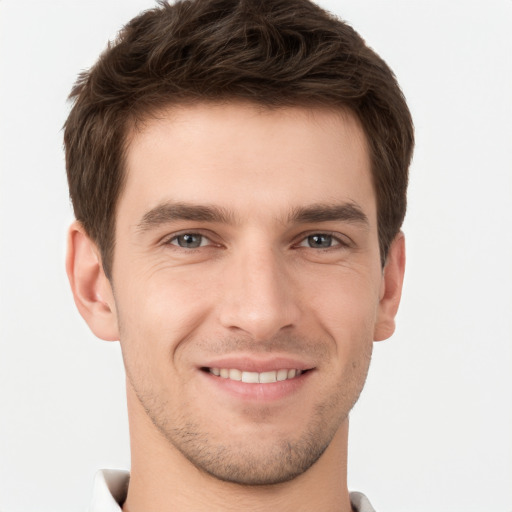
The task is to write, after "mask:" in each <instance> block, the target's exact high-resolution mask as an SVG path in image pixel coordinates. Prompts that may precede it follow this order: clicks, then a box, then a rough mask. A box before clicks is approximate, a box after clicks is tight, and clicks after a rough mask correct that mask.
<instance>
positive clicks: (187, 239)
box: [167, 233, 211, 249]
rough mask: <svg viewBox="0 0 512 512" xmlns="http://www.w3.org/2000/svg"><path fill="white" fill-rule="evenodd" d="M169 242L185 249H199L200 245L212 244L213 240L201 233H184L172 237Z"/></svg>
mask: <svg viewBox="0 0 512 512" xmlns="http://www.w3.org/2000/svg"><path fill="white" fill-rule="evenodd" d="M167 243H168V244H171V245H177V246H178V247H182V248H183V249H197V248H198V247H204V246H206V245H210V244H211V241H210V240H208V238H206V237H205V236H203V235H200V234H199V233H183V234H181V235H176V236H174V237H172V238H171V239H170V240H169V241H168V242H167Z"/></svg>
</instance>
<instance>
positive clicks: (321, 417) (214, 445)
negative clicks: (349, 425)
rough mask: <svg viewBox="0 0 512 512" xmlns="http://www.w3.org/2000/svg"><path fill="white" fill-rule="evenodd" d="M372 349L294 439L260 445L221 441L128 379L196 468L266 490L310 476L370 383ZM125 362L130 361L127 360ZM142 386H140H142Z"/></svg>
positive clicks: (353, 365)
mask: <svg viewBox="0 0 512 512" xmlns="http://www.w3.org/2000/svg"><path fill="white" fill-rule="evenodd" d="M371 347H372V345H371V344H370V345H369V349H367V350H365V351H362V352H361V353H360V354H359V358H358V359H357V360H354V361H353V362H352V363H351V364H350V365H347V368H348V370H347V374H345V375H343V377H342V379H341V382H340V383H339V385H338V387H337V389H335V390H334V391H332V392H331V393H330V395H328V396H327V398H325V399H324V400H322V401H320V402H319V403H318V404H316V406H315V407H314V409H313V410H314V412H313V414H312V415H311V418H310V420H309V422H308V423H307V424H306V426H305V427H304V428H303V430H302V432H300V433H299V434H298V435H297V436H296V437H295V438H293V439H292V438H290V437H287V438H275V437H274V438H272V439H270V440H269V441H268V442H265V443H258V444H256V443H255V442H254V440H253V439H250V438H249V439H244V440H243V442H241V443H237V442H231V443H230V442H226V441H229V440H226V439H223V440H218V439H216V436H215V435H213V434H212V432H209V431H208V427H207V423H204V422H199V421H193V420H192V419H191V417H190V416H191V415H190V414H183V413H181V414H176V413H175V412H174V414H171V413H170V408H169V407H168V404H167V401H166V400H165V399H164V400H162V396H161V393H151V392H149V393H148V392H145V391H142V390H143V389H146V390H147V389H148V387H147V386H144V385H142V386H140V385H137V383H136V382H134V379H133V378H132V376H131V374H130V372H129V371H128V368H127V377H128V380H129V382H130V384H131V386H132V388H133V390H134V391H135V393H136V395H137V398H138V400H139V402H140V403H141V405H142V407H143V408H144V410H145V412H146V414H147V415H148V417H149V419H150V420H151V422H152V423H153V425H154V426H155V427H156V428H157V429H158V431H159V432H160V433H161V434H162V436H163V437H164V438H165V439H166V441H167V442H169V443H170V444H171V445H172V446H173V447H174V448H175V449H177V450H178V451H179V452H180V453H181V454H182V455H183V456H184V457H185V458H186V459H187V460H188V461H189V462H190V463H191V464H192V465H193V466H195V467H196V468H197V469H199V470H200V471H201V472H203V473H206V474H208V475H210V476H212V477H214V478H216V479H218V480H221V481H225V482H230V483H234V484H239V485H246V486H247V485H248V486H263V485H275V484H280V483H284V482H288V481H290V480H293V479H294V478H296V477H298V476H299V475H301V474H303V473H304V472H306V471H307V470H308V469H309V468H311V466H313V465H314V464H315V463H316V462H317V461H318V459H319V458H320V457H321V456H322V454H323V453H324V452H325V450H326V449H327V447H328V446H329V444H330V443H331V441H332V440H333V438H334V436H335V434H336V432H337V431H338V429H339V428H340V427H341V425H342V423H343V422H344V421H346V420H347V418H348V413H349V411H350V410H351V409H352V407H353V406H354V404H355V403H356V401H357V399H358V398H359V395H360V393H361V391H362V388H363V385H364V382H365V380H366V376H367V372H368V368H369V364H370V359H371V351H372V349H371ZM125 362H126V361H125ZM139 384H140V383H139Z"/></svg>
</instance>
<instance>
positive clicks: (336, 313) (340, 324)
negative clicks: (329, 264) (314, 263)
mask: <svg viewBox="0 0 512 512" xmlns="http://www.w3.org/2000/svg"><path fill="white" fill-rule="evenodd" d="M330 270H331V271H330V272H329V273H325V274H324V275H321V274H317V275H316V276H314V278H313V279H310V280H309V282H304V283H303V288H302V289H303V290H304V293H303V296H304V304H306V308H308V309H309V310H310V312H311V313H312V314H313V315H314V317H315V318H316V320H317V322H318V323H319V324H320V325H321V326H322V327H323V329H325V330H326V331H327V332H328V333H329V334H330V335H331V336H332V337H333V338H334V339H335V340H340V341H344V342H346V343H349V342H350V340H352V339H354V338H357V339H364V338H366V337H369V338H372V336H373V325H374V323H375V320H376V316H377V307H378V303H379V284H380V281H379V279H378V273H374V274H375V275H374V274H370V273H368V272H366V273H363V272H358V271H357V270H356V269H353V268H352V269H347V268H340V269H334V271H333V270H332V269H330Z"/></svg>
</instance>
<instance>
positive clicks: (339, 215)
mask: <svg viewBox="0 0 512 512" xmlns="http://www.w3.org/2000/svg"><path fill="white" fill-rule="evenodd" d="M329 221H343V222H351V223H352V222H353V223H356V224H362V225H364V226H367V227H368V226H369V225H370V222H369V220H368V217H367V215H366V214H365V213H364V212H363V210H362V209H361V208H360V207H359V206H358V205H357V204H356V203H354V202H349V203H341V204H313V205H310V206H305V207H298V208H293V209H292V211H291V213H290V216H289V222H290V223H296V224H307V223H315V222H329Z"/></svg>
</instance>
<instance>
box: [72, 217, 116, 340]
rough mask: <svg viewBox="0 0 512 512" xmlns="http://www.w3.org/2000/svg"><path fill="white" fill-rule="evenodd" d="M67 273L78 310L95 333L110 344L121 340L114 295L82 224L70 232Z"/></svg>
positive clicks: (95, 249) (94, 246)
mask: <svg viewBox="0 0 512 512" xmlns="http://www.w3.org/2000/svg"><path fill="white" fill-rule="evenodd" d="M66 272H67V274H68V279H69V283H70V284H71V290H72V292H73V298H74V299H75V304H76V307H77V308H78V311H79V312H80V314H81V315H82V317H83V318H84V320H85V321H86V322H87V324H88V325H89V327H90V329H91V331H92V332H93V333H94V334H95V335H96V336H98V338H101V339H103V340H106V341H115V340H118V339H119V334H118V326H117V325H118V324H117V313H116V309H115V302H114V294H113V293H112V287H111V285H110V282H109V280H108V279H107V276H106V275H105V273H104V271H103V266H102V264H101V256H100V252H99V249H98V247H97V246H96V244H95V243H94V242H93V241H92V240H91V239H90V238H89V236H88V235H87V233H86V232H85V229H84V227H83V226H82V224H81V223H80V222H78V221H75V222H74V223H73V224H71V226H70V228H69V232H68V249H67V257H66Z"/></svg>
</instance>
